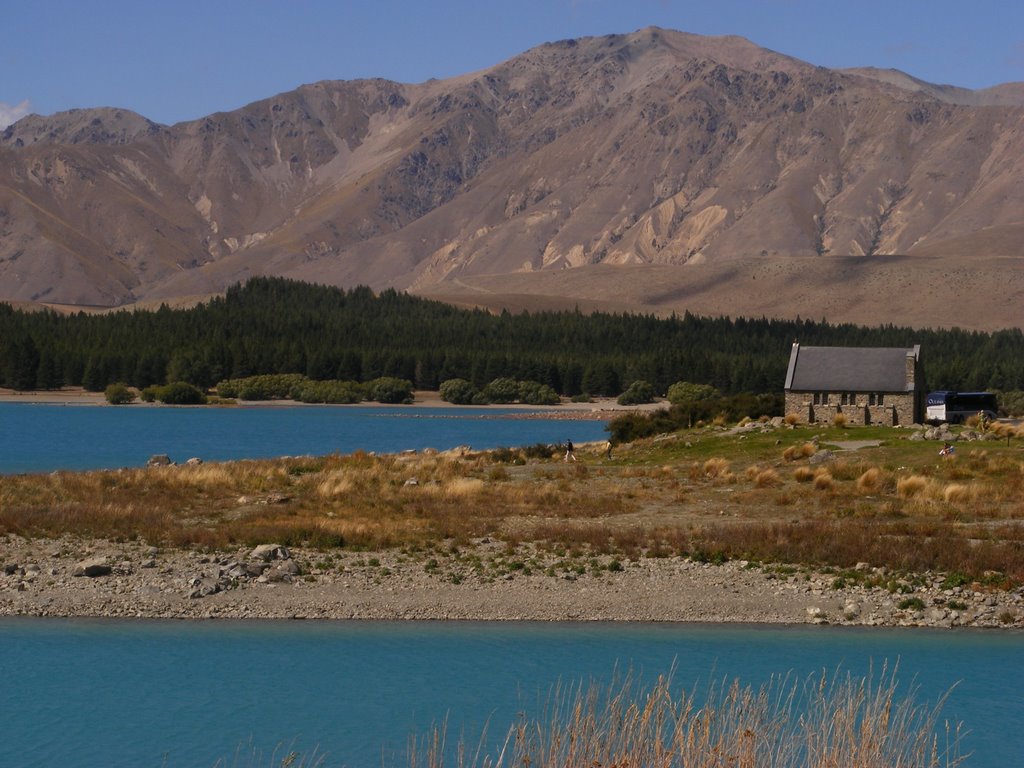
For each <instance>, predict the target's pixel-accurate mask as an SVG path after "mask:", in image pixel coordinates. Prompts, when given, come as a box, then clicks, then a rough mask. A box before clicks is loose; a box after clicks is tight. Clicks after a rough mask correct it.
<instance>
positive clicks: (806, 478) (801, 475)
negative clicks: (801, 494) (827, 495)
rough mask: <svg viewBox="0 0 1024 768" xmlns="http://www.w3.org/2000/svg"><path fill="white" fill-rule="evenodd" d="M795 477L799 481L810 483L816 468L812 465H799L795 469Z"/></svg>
mask: <svg viewBox="0 0 1024 768" xmlns="http://www.w3.org/2000/svg"><path fill="white" fill-rule="evenodd" d="M793 479H794V480H796V481H797V482H798V483H809V482H811V480H813V479H814V470H813V469H811V468H810V467H797V468H796V469H794V470H793Z"/></svg>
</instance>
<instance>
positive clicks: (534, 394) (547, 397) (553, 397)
mask: <svg viewBox="0 0 1024 768" xmlns="http://www.w3.org/2000/svg"><path fill="white" fill-rule="evenodd" d="M519 402H521V403H526V404H527V405H558V404H559V403H560V402H562V398H560V397H559V396H558V393H557V392H555V390H553V389H552V388H551V387H549V386H548V385H547V384H541V383H539V382H536V381H520V382H519Z"/></svg>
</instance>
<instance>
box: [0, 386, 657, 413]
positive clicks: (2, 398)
mask: <svg viewBox="0 0 1024 768" xmlns="http://www.w3.org/2000/svg"><path fill="white" fill-rule="evenodd" d="M413 395H414V398H415V399H414V402H413V403H412V404H411V405H388V404H382V403H373V402H364V403H356V404H352V405H332V406H329V407H332V408H395V409H398V410H401V409H403V408H460V409H465V410H466V411H467V412H473V411H480V412H486V411H488V410H495V409H503V410H515V411H522V412H523V414H524V416H525V415H529V416H531V417H537V416H538V415H539V416H541V417H553V418H595V419H607V418H610V417H611V416H614V415H615V414H616V413H620V412H623V411H649V410H657V409H658V408H665V407H667V406H668V403H667V402H665V401H657V402H654V403H647V404H644V405H619V404H618V403H617V402H616V401H615V398H613V397H599V398H594V400H593V402H590V403H573V402H569V401H564V402H562V403H561V404H559V405H522V404H519V403H513V404H508V405H452V404H451V403H447V402H445V401H444V400H442V399H441V395H440V393H438V392H433V391H429V390H418V391H416V392H414V393H413ZM0 403H37V404H49V405H102V406H109V403H107V401H106V399H105V398H104V396H103V393H102V392H87V391H85V390H84V389H82V388H81V387H63V388H61V389H50V390H31V391H27V392H21V391H16V390H13V389H4V388H0ZM135 404H140V403H135ZM146 405H147V407H149V406H153V407H162V406H161V405H160V404H159V403H155V404H149V403H147V404H146ZM303 405H306V403H299V402H297V401H295V400H266V401H264V400H252V401H250V400H243V401H239V403H238V407H242V408H254V407H256V408H266V407H275V408H276V407H280V408H288V407H296V406H303ZM117 407H119V408H124V407H131V406H117ZM163 407H170V406H163ZM174 407H178V406H174ZM194 407H200V408H201V407H206V406H194Z"/></svg>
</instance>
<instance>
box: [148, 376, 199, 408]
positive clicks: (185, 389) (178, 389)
mask: <svg viewBox="0 0 1024 768" xmlns="http://www.w3.org/2000/svg"><path fill="white" fill-rule="evenodd" d="M156 399H157V400H159V401H160V402H161V403H166V404H167V405H205V404H206V395H205V394H204V393H203V391H202V390H201V389H199V387H196V386H193V385H192V384H189V383H188V382H187V381H173V382H171V383H170V384H168V385H167V386H165V387H158V388H157V393H156Z"/></svg>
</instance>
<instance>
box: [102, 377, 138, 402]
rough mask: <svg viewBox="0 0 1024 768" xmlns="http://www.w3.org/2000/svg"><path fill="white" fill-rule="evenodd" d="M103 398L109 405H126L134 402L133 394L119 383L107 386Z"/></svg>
mask: <svg viewBox="0 0 1024 768" xmlns="http://www.w3.org/2000/svg"><path fill="white" fill-rule="evenodd" d="M103 396H104V397H105V398H106V399H107V402H108V403H110V404H111V405H127V404H128V403H130V402H132V401H133V400H135V393H134V392H132V391H131V390H130V389H128V386H127V385H125V384H122V383H120V382H118V383H117V384H111V385H110V386H108V387H107V389H106V390H105V391H104V393H103Z"/></svg>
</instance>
